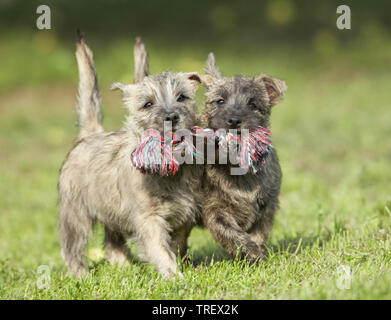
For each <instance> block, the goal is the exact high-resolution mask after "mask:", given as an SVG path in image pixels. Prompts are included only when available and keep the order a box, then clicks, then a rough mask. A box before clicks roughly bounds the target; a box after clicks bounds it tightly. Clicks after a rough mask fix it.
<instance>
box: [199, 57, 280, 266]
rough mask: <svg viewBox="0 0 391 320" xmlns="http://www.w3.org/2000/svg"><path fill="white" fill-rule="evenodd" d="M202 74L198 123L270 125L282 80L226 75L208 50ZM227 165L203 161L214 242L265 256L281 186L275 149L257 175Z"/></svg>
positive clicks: (206, 214) (207, 220) (206, 215)
mask: <svg viewBox="0 0 391 320" xmlns="http://www.w3.org/2000/svg"><path fill="white" fill-rule="evenodd" d="M205 71H206V75H204V76H202V79H203V83H204V84H205V85H206V87H207V91H206V95H205V96H206V101H205V107H204V110H203V114H202V116H201V121H202V124H203V125H204V126H205V127H208V128H212V129H214V130H217V129H225V130H227V131H228V130H229V129H238V130H240V129H248V130H251V129H254V128H255V127H257V126H262V127H265V128H269V118H270V113H271V108H272V107H273V106H274V105H276V104H277V103H278V102H279V101H280V99H281V97H282V96H283V94H284V92H285V91H286V85H285V83H284V82H283V81H281V80H278V79H275V78H272V77H269V76H267V75H260V76H257V77H254V78H246V77H242V76H236V77H233V78H225V77H223V75H222V74H221V72H220V71H219V69H218V68H217V67H216V63H215V58H214V55H213V54H212V53H211V54H210V55H209V57H208V60H207V64H206V68H205ZM231 166H232V165H230V164H229V163H228V164H225V165H224V164H222V165H219V164H215V165H212V164H210V165H207V166H206V172H205V178H204V180H203V191H204V199H203V207H202V219H203V223H204V225H205V226H206V227H207V228H208V229H209V231H210V232H211V234H212V235H213V237H214V238H215V240H216V241H218V242H219V243H220V244H221V245H222V246H223V247H224V248H225V249H226V250H227V251H228V252H229V253H230V254H231V255H232V256H235V255H236V254H237V253H238V252H240V254H241V256H246V257H247V258H248V259H249V260H251V261H255V260H257V259H259V258H262V257H264V254H265V252H264V251H265V249H264V244H265V242H266V241H267V239H268V235H269V233H270V230H271V228H272V224H273V218H274V213H275V211H276V210H277V208H278V206H279V203H278V195H279V192H280V185H281V170H280V165H279V162H278V158H277V154H276V151H275V149H272V152H271V154H270V155H269V156H268V157H267V159H266V162H265V164H264V165H263V166H262V167H261V168H260V170H259V171H258V172H257V173H256V174H253V173H250V172H248V173H247V174H244V175H231V171H230V169H231Z"/></svg>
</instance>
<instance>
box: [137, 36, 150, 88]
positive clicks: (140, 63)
mask: <svg viewBox="0 0 391 320" xmlns="http://www.w3.org/2000/svg"><path fill="white" fill-rule="evenodd" d="M133 52H134V76H133V81H134V83H137V82H141V81H142V80H143V79H144V77H147V76H148V75H149V58H148V52H147V49H146V48H145V45H144V42H143V41H142V40H141V38H140V37H137V38H136V44H135V45H134V51H133Z"/></svg>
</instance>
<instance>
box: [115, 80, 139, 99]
mask: <svg viewBox="0 0 391 320" xmlns="http://www.w3.org/2000/svg"><path fill="white" fill-rule="evenodd" d="M134 86H135V85H134V84H129V83H121V82H114V83H112V84H111V86H110V90H118V89H119V90H121V91H122V93H123V95H124V96H126V95H130V94H131V92H132V89H133V88H134Z"/></svg>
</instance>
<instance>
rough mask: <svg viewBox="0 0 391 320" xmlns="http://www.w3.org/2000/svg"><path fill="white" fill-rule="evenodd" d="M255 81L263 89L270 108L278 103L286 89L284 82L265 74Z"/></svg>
mask: <svg viewBox="0 0 391 320" xmlns="http://www.w3.org/2000/svg"><path fill="white" fill-rule="evenodd" d="M255 81H257V82H259V83H260V84H261V85H262V87H264V88H265V90H266V92H267V95H268V98H269V104H270V107H273V106H275V105H276V104H277V103H279V102H280V101H281V99H282V98H283V97H284V94H285V92H286V90H287V89H288V87H287V85H286V83H285V81H283V80H280V79H277V78H273V77H270V76H268V75H265V74H262V75H260V76H258V77H256V78H255Z"/></svg>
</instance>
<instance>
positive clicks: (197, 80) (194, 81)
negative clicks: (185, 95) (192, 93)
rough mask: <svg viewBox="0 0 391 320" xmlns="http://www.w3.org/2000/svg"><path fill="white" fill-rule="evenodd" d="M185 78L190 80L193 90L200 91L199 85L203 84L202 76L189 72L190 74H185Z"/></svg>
mask: <svg viewBox="0 0 391 320" xmlns="http://www.w3.org/2000/svg"><path fill="white" fill-rule="evenodd" d="M184 76H185V77H186V78H187V79H188V80H190V82H191V84H192V86H193V88H194V89H195V90H197V89H198V85H199V84H200V83H201V82H202V81H201V77H200V75H199V74H198V73H197V72H188V73H185V74H184Z"/></svg>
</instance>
